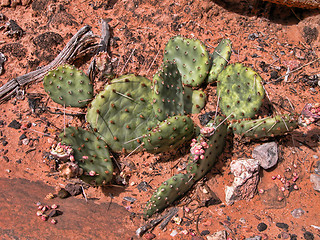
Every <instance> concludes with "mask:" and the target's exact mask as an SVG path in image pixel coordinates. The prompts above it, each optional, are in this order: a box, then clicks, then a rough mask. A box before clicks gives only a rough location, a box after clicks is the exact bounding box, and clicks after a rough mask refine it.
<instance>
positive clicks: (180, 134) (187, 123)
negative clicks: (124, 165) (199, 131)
mask: <svg viewBox="0 0 320 240" xmlns="http://www.w3.org/2000/svg"><path fill="white" fill-rule="evenodd" d="M193 133H194V124H193V121H192V120H191V118H189V117H187V116H173V117H169V118H167V119H166V120H164V121H163V122H161V123H159V124H158V125H157V126H156V127H154V128H153V129H151V130H150V131H149V132H148V133H147V134H146V135H144V137H143V139H142V142H143V143H144V145H143V148H144V149H146V150H147V151H148V152H153V153H159V152H165V151H168V150H170V149H175V148H176V147H179V146H180V145H181V144H182V143H184V142H186V141H188V140H190V139H191V138H192V136H193Z"/></svg>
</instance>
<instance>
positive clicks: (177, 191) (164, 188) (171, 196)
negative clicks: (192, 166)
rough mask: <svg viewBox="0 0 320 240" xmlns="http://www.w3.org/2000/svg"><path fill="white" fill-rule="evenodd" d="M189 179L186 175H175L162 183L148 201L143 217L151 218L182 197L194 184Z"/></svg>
mask: <svg viewBox="0 0 320 240" xmlns="http://www.w3.org/2000/svg"><path fill="white" fill-rule="evenodd" d="M190 177H191V176H190V175H188V174H177V175H174V176H173V177H171V178H170V179H168V180H167V181H165V182H163V183H162V185H161V186H160V187H159V188H158V189H157V190H156V192H155V193H154V194H153V195H152V197H151V198H150V200H149V201H148V203H147V205H146V207H145V209H144V217H145V218H149V217H151V216H152V215H153V214H154V213H156V212H160V211H161V210H163V209H164V208H166V207H167V206H169V205H170V204H171V203H173V202H174V201H175V200H176V199H178V198H179V197H182V196H183V195H184V194H185V193H186V192H187V191H188V190H189V189H190V188H191V187H192V185H193V184H194V180H193V179H191V178H190Z"/></svg>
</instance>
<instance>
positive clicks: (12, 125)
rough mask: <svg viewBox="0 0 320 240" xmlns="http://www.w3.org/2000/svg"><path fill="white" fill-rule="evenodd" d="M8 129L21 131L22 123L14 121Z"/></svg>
mask: <svg viewBox="0 0 320 240" xmlns="http://www.w3.org/2000/svg"><path fill="white" fill-rule="evenodd" d="M8 127H11V128H14V129H20V127H21V123H19V122H18V121H17V120H13V121H12V122H11V123H9V125H8Z"/></svg>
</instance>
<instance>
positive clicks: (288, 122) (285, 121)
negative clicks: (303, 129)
mask: <svg viewBox="0 0 320 240" xmlns="http://www.w3.org/2000/svg"><path fill="white" fill-rule="evenodd" d="M297 127H298V122H297V120H296V118H295V117H293V116H291V115H289V114H285V115H277V116H275V117H267V118H263V119H255V120H238V121H235V122H234V123H232V124H230V128H232V130H233V132H234V133H235V134H238V135H240V136H243V137H249V138H256V139H258V138H264V137H274V136H279V135H283V134H285V133H287V132H291V131H292V130H294V129H295V128H297Z"/></svg>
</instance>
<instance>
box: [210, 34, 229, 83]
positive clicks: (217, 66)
mask: <svg viewBox="0 0 320 240" xmlns="http://www.w3.org/2000/svg"><path fill="white" fill-rule="evenodd" d="M231 52H232V48H231V41H230V40H229V39H223V40H222V41H221V42H220V43H219V45H218V46H217V47H216V48H215V49H214V52H213V54H212V66H211V69H210V72H209V76H208V82H209V83H212V82H215V81H217V78H218V75H219V73H220V72H221V71H222V70H223V69H224V68H225V66H226V65H227V64H228V62H229V60H230V56H231Z"/></svg>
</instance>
